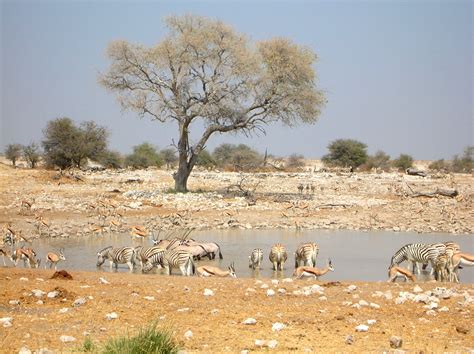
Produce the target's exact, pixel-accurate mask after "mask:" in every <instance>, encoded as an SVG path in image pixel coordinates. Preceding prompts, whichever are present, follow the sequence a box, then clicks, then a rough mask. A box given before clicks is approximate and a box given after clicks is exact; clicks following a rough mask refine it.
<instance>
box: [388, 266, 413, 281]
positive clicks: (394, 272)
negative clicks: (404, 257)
mask: <svg viewBox="0 0 474 354" xmlns="http://www.w3.org/2000/svg"><path fill="white" fill-rule="evenodd" d="M397 277H402V278H404V279H405V281H408V279H410V280H411V281H412V282H416V277H415V276H414V275H413V273H412V272H410V271H409V270H408V269H405V268H402V267H398V266H394V267H392V268H390V269H389V270H388V280H387V282H389V283H390V282H395V280H396V279H397Z"/></svg>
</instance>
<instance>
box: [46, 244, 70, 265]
mask: <svg viewBox="0 0 474 354" xmlns="http://www.w3.org/2000/svg"><path fill="white" fill-rule="evenodd" d="M65 260H66V256H64V248H61V249H60V250H59V255H58V254H56V253H54V252H48V254H47V255H46V262H45V265H44V267H45V268H46V265H47V264H48V263H49V269H51V267H52V266H53V264H54V270H57V264H58V263H59V261H65Z"/></svg>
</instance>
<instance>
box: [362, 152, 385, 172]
mask: <svg viewBox="0 0 474 354" xmlns="http://www.w3.org/2000/svg"><path fill="white" fill-rule="evenodd" d="M365 166H366V168H367V169H368V170H370V169H372V168H381V169H383V170H387V169H388V168H389V167H390V156H389V155H387V154H386V153H385V152H383V151H381V150H379V151H377V152H376V153H375V155H372V156H369V157H368V158H367V162H366V163H365Z"/></svg>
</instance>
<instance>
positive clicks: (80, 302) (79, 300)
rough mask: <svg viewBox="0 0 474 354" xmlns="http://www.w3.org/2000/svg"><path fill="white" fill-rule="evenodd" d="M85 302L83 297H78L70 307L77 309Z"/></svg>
mask: <svg viewBox="0 0 474 354" xmlns="http://www.w3.org/2000/svg"><path fill="white" fill-rule="evenodd" d="M86 302H87V300H86V299H84V298H83V297H78V298H77V299H76V300H74V302H73V303H72V306H74V307H79V306H82V305H84V304H85V303H86Z"/></svg>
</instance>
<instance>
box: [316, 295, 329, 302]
mask: <svg viewBox="0 0 474 354" xmlns="http://www.w3.org/2000/svg"><path fill="white" fill-rule="evenodd" d="M318 299H319V300H320V301H326V300H327V299H328V298H327V297H326V296H320V297H319V298H318Z"/></svg>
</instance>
